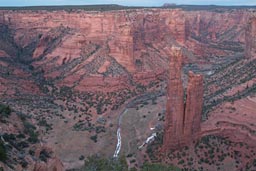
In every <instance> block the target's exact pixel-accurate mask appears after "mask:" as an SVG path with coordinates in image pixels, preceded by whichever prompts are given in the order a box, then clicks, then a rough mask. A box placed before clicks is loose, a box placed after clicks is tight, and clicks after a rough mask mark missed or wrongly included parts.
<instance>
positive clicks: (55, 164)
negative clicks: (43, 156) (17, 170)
mask: <svg viewBox="0 0 256 171" xmlns="http://www.w3.org/2000/svg"><path fill="white" fill-rule="evenodd" d="M33 171H64V166H63V164H62V162H61V161H60V160H59V159H58V158H54V159H51V160H50V161H48V162H47V163H44V162H38V163H36V164H35V167H34V169H33Z"/></svg>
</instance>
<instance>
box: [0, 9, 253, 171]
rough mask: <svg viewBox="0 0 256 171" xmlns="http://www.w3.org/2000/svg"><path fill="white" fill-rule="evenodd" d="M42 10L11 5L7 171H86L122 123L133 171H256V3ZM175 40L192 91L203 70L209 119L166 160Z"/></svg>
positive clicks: (4, 55) (4, 37)
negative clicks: (169, 168) (171, 169)
mask: <svg viewBox="0 0 256 171" xmlns="http://www.w3.org/2000/svg"><path fill="white" fill-rule="evenodd" d="M42 8H43V9H40V7H35V9H29V8H19V9H16V8H15V9H9V8H1V9H0V137H1V139H0V154H1V155H0V170H1V169H2V170H7V171H13V170H15V171H21V170H24V169H25V170H28V171H30V170H31V171H32V170H33V171H39V170H40V169H43V170H46V171H52V170H57V171H62V170H83V166H84V163H85V162H84V161H85V160H86V159H87V157H90V156H95V155H98V156H101V157H105V158H109V159H112V158H113V155H114V152H115V150H116V146H117V143H118V136H117V130H118V129H120V137H119V139H120V140H121V149H120V152H119V153H118V158H121V159H122V158H124V159H125V161H126V162H127V164H128V167H129V168H130V169H132V168H137V169H141V167H142V166H143V165H144V164H145V163H161V164H163V165H174V166H177V167H178V168H180V169H183V170H202V171H206V170H208V171H216V170H220V171H226V170H234V171H235V170H237V171H240V170H256V160H255V158H256V146H255V140H256V124H255V123H256V56H254V53H255V49H256V48H255V45H256V43H255V41H254V38H255V32H254V31H253V30H254V29H255V28H256V24H254V20H255V21H256V19H254V20H252V22H249V20H250V21H251V18H253V16H255V8H249V7H241V8H237V7H225V8H224V7H200V6H198V7H197V6H193V7H190V6H181V7H175V8H174V7H170V8H125V7H120V6H106V7H105V6H102V7H100V9H98V8H99V7H98V6H97V8H96V7H93V6H90V7H81V8H73V7H67V8H64V9H63V7H52V8H48V9H47V10H45V9H44V8H45V7H42ZM70 8H71V9H70ZM95 8H96V9H95ZM255 23H256V22H255ZM173 46H175V47H178V48H180V49H181V51H182V56H183V62H182V64H183V68H182V80H183V83H184V87H186V85H187V84H188V72H189V71H193V72H195V73H197V74H202V75H203V77H204V87H202V89H203V90H204V98H203V111H202V122H201V123H199V124H201V130H200V138H199V139H198V141H192V142H188V144H187V145H186V146H184V147H179V148H177V149H175V150H171V151H167V152H165V155H163V152H162V151H161V146H162V144H163V134H164V122H165V116H166V106H167V95H166V94H167V93H166V87H167V82H168V80H167V78H168V69H169V68H168V67H169V66H168V63H169V53H168V51H170V49H172V47H173ZM248 55H249V57H248ZM193 100H194V102H195V103H196V101H197V99H193ZM170 105H171V104H170ZM152 136H153V137H154V138H153V139H151V140H150V141H149V142H147V143H145V142H146V141H147V139H148V138H149V137H152ZM143 144H144V145H143ZM142 145H143V146H142ZM40 171H41V170H40Z"/></svg>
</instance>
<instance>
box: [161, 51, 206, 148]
mask: <svg viewBox="0 0 256 171" xmlns="http://www.w3.org/2000/svg"><path fill="white" fill-rule="evenodd" d="M168 53H169V54H170V73H169V79H168V86H167V104H166V117H165V130H164V131H165V132H164V140H163V151H164V152H168V150H170V149H175V148H179V147H181V146H184V145H185V144H188V143H190V142H191V141H192V140H194V139H196V137H197V136H198V133H199V132H200V122H201V113H202V105H203V77H202V76H201V75H196V74H194V73H193V72H189V82H188V87H187V95H186V102H185V103H184V89H183V85H182V80H181V72H182V52H181V50H180V49H177V48H172V49H171V51H170V52H168Z"/></svg>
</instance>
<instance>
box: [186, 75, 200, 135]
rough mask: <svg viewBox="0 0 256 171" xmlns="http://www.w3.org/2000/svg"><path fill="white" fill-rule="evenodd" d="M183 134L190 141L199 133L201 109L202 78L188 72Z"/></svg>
mask: <svg viewBox="0 0 256 171" xmlns="http://www.w3.org/2000/svg"><path fill="white" fill-rule="evenodd" d="M188 76H189V78H188V79H189V82H188V85H187V95H186V106H185V117H184V126H183V134H184V135H185V136H186V137H190V138H191V139H193V138H195V137H197V136H198V135H197V134H198V133H199V132H200V123H201V115H202V107H203V94H204V91H203V76H202V75H199V74H194V73H193V72H191V71H190V72H189V74H188Z"/></svg>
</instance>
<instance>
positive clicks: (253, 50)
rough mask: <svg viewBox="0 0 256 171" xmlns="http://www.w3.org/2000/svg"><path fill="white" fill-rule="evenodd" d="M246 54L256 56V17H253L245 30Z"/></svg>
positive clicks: (248, 56)
mask: <svg viewBox="0 0 256 171" xmlns="http://www.w3.org/2000/svg"><path fill="white" fill-rule="evenodd" d="M245 56H246V58H249V59H251V58H256V17H254V18H251V19H250V20H249V22H248V24H247V26H246V32H245Z"/></svg>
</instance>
